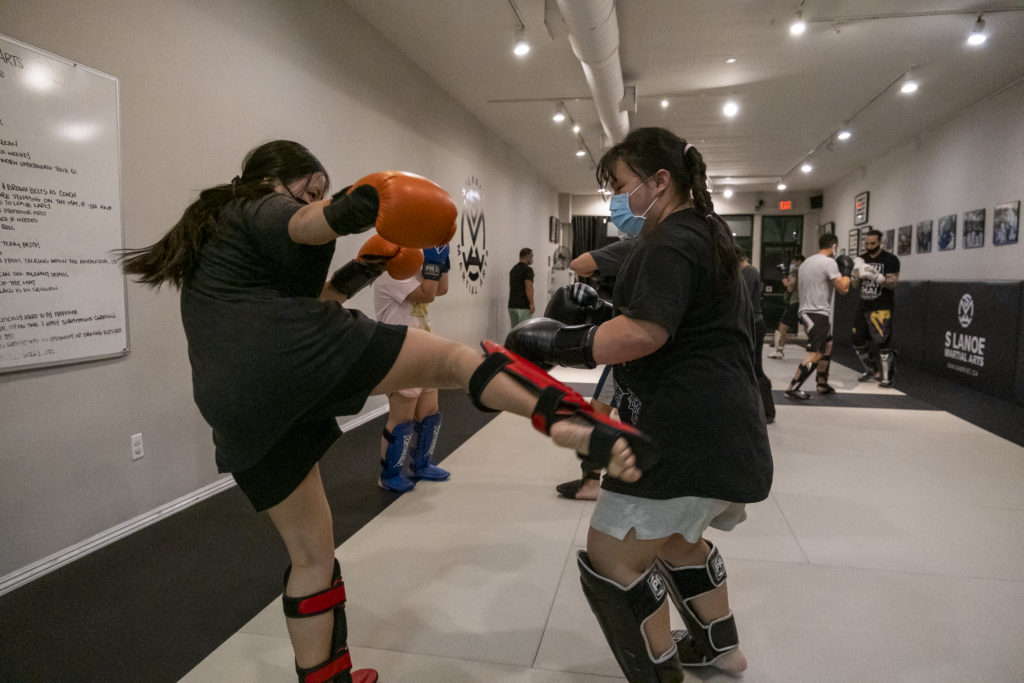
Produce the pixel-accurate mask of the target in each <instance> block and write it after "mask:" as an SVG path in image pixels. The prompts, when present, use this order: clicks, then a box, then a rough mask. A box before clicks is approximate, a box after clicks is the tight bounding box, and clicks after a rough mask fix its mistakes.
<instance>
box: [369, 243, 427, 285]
mask: <svg viewBox="0 0 1024 683" xmlns="http://www.w3.org/2000/svg"><path fill="white" fill-rule="evenodd" d="M356 260H358V261H362V262H363V263H374V262H376V263H381V262H385V263H386V266H385V267H386V268H387V271H388V275H390V276H391V277H393V278H395V279H396V280H405V279H407V278H410V277H412V276H413V275H415V274H416V273H418V272H420V268H421V267H422V266H423V250H422V249H414V248H411V247H400V246H398V245H397V244H394V243H392V242H389V241H387V240H386V239H384V238H383V237H381V236H380V235H374V236H373V237H371V238H370V239H368V240H366V242H364V243H363V246H361V247H360V248H359V256H357V257H356Z"/></svg>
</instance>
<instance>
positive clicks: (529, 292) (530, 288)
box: [526, 280, 533, 311]
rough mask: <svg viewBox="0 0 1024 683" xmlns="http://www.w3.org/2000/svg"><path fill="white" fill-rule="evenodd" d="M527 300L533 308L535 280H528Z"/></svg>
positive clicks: (531, 308)
mask: <svg viewBox="0 0 1024 683" xmlns="http://www.w3.org/2000/svg"><path fill="white" fill-rule="evenodd" d="M526 300H527V301H529V302H530V310H531V311H532V310H533V280H527V281H526Z"/></svg>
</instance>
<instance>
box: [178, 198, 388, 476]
mask: <svg viewBox="0 0 1024 683" xmlns="http://www.w3.org/2000/svg"><path fill="white" fill-rule="evenodd" d="M300 207H301V204H299V203H298V202H297V201H295V200H294V199H292V198H290V197H286V196H285V195H282V194H277V193H273V194H270V195H267V196H266V197H262V198H260V199H258V200H255V201H241V200H239V201H235V202H232V203H230V204H228V205H227V206H226V207H224V209H223V210H222V211H221V217H220V220H219V222H218V228H217V232H216V234H215V235H214V236H213V237H212V238H211V239H210V240H209V242H207V243H206V244H205V245H204V246H203V248H202V251H201V253H200V260H199V267H198V268H197V270H196V272H195V274H194V275H193V277H191V278H190V279H189V281H188V282H186V283H185V285H184V286H183V287H182V290H181V320H182V324H183V325H184V328H185V336H186V338H187V339H188V354H189V360H190V361H191V363H192V386H193V395H194V397H195V401H196V405H197V406H199V411H200V412H201V413H202V414H203V417H204V418H205V419H206V421H207V422H208V423H209V424H210V426H211V427H213V440H214V444H215V445H216V449H217V467H218V469H219V470H220V471H222V472H234V471H238V470H241V469H245V468H247V467H250V466H251V465H253V464H255V463H256V461H258V460H259V458H260V456H262V455H263V454H264V453H265V452H266V451H267V450H268V449H269V447H270V446H271V445H273V443H274V442H275V441H276V440H277V439H278V438H280V437H281V436H282V435H283V434H284V433H285V432H286V431H287V430H288V428H289V427H290V426H291V425H292V424H294V423H295V422H297V421H298V420H299V419H301V418H303V417H304V416H305V414H306V412H307V411H308V410H310V409H311V408H312V407H313V406H314V405H317V404H322V403H323V399H324V398H325V397H326V396H327V395H328V394H329V393H331V392H336V391H337V388H338V387H337V384H338V382H339V379H340V378H342V377H343V376H344V374H345V372H346V371H347V370H348V369H349V368H350V366H351V364H352V362H353V361H354V360H355V359H356V358H357V357H358V356H359V354H360V353H361V352H362V351H363V350H364V349H365V348H366V345H367V344H368V343H369V341H370V337H371V336H372V335H373V332H374V329H375V325H376V323H374V322H373V321H372V320H371V319H369V318H367V317H366V316H365V315H363V314H362V313H360V312H358V311H353V310H349V309H346V308H344V307H342V306H341V305H339V304H338V303H336V302H323V301H320V300H319V299H318V298H317V297H318V296H319V295H320V291H321V289H322V288H323V285H324V282H325V280H326V279H327V271H328V269H329V268H330V264H331V258H332V257H333V255H334V242H328V243H327V244H325V245H321V246H310V245H303V244H296V243H295V242H293V241H292V239H291V238H290V237H289V236H288V221H289V219H290V218H291V217H292V215H293V214H294V213H295V212H296V211H298V209H299V208H300Z"/></svg>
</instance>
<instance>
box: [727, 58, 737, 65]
mask: <svg viewBox="0 0 1024 683" xmlns="http://www.w3.org/2000/svg"><path fill="white" fill-rule="evenodd" d="M725 63H726V64H735V63H736V58H735V57H729V59H727V60H725Z"/></svg>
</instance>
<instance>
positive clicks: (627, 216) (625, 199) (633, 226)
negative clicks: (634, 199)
mask: <svg viewBox="0 0 1024 683" xmlns="http://www.w3.org/2000/svg"><path fill="white" fill-rule="evenodd" d="M644 182H646V181H642V182H641V183H640V184H639V185H637V186H636V187H634V188H633V189H632V190H631V191H630V192H629V193H627V194H616V195H612V200H611V202H610V203H609V204H608V210H609V212H610V214H611V215H610V216H609V220H610V221H611V222H612V223H614V224H615V227H616V228H618V229H619V230H621V231H622V232H624V233H626V234H627V235H629V236H630V237H635V236H636V235H639V234H640V231H641V230H643V227H644V217H645V216H646V215H647V212H648V211H650V210H651V206H654V202H656V201H658V200H657V199H655V200H654V202H651V205H650V206H648V207H647V209H645V210H644V212H643V213H642V214H640V215H639V216H637V215H634V213H633V210H632V209H631V208H629V198H630V196H632V194H633V193H634V192H636V191H637V190H639V189H640V187H641V186H643V184H644Z"/></svg>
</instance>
